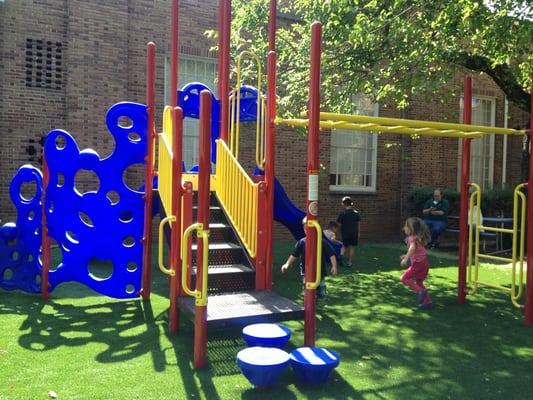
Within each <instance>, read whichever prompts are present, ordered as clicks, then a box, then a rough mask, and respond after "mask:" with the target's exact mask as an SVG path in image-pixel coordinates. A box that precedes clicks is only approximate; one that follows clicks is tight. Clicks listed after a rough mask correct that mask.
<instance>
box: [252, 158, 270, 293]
mask: <svg viewBox="0 0 533 400" xmlns="http://www.w3.org/2000/svg"><path fill="white" fill-rule="evenodd" d="M265 164H266V163H265ZM265 169H266V168H265ZM267 204H268V188H267V185H266V183H265V182H259V187H258V193H257V209H258V210H259V212H258V213H257V255H256V258H255V288H256V290H264V289H266V288H267V283H266V278H265V269H266V268H268V266H267V265H266V261H265V260H266V259H267V256H266V253H267V249H268V248H270V251H272V241H271V237H272V235H269V234H268V232H267V229H268V220H269V219H270V220H272V217H271V216H270V217H268V216H267V213H264V212H261V210H267V209H268V206H267ZM270 225H271V226H272V222H271V223H270ZM270 269H271V270H272V266H270ZM269 288H270V289H271V288H272V280H271V282H270V286H269Z"/></svg>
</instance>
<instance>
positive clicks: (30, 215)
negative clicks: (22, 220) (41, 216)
mask: <svg viewBox="0 0 533 400" xmlns="http://www.w3.org/2000/svg"><path fill="white" fill-rule="evenodd" d="M34 218H35V212H34V211H30V212H29V213H28V220H30V221H33V219H34Z"/></svg>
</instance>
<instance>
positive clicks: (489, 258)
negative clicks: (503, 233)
mask: <svg viewBox="0 0 533 400" xmlns="http://www.w3.org/2000/svg"><path fill="white" fill-rule="evenodd" d="M477 256H478V257H479V258H485V259H487V260H496V261H503V262H505V263H510V262H513V259H512V258H507V257H499V256H493V255H491V254H484V253H478V254H477Z"/></svg>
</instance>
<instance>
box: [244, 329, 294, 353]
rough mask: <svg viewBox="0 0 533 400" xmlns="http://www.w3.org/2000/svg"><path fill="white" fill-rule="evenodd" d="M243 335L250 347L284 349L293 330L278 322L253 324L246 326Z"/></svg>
mask: <svg viewBox="0 0 533 400" xmlns="http://www.w3.org/2000/svg"><path fill="white" fill-rule="evenodd" d="M242 336H243V337H244V341H245V342H246V345H247V346H248V347H253V346H261V347H277V348H280V349H282V348H283V347H284V346H285V344H287V342H288V341H289V339H290V338H291V330H290V329H289V328H287V327H286V326H284V325H278V324H252V325H248V326H245V327H244V328H243V330H242Z"/></svg>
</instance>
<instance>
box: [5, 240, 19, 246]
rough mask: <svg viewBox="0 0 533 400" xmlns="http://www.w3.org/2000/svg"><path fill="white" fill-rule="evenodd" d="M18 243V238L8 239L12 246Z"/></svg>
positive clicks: (9, 244)
mask: <svg viewBox="0 0 533 400" xmlns="http://www.w3.org/2000/svg"><path fill="white" fill-rule="evenodd" d="M16 244H17V239H9V240H8V241H7V245H8V246H10V247H12V246H15V245H16Z"/></svg>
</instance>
